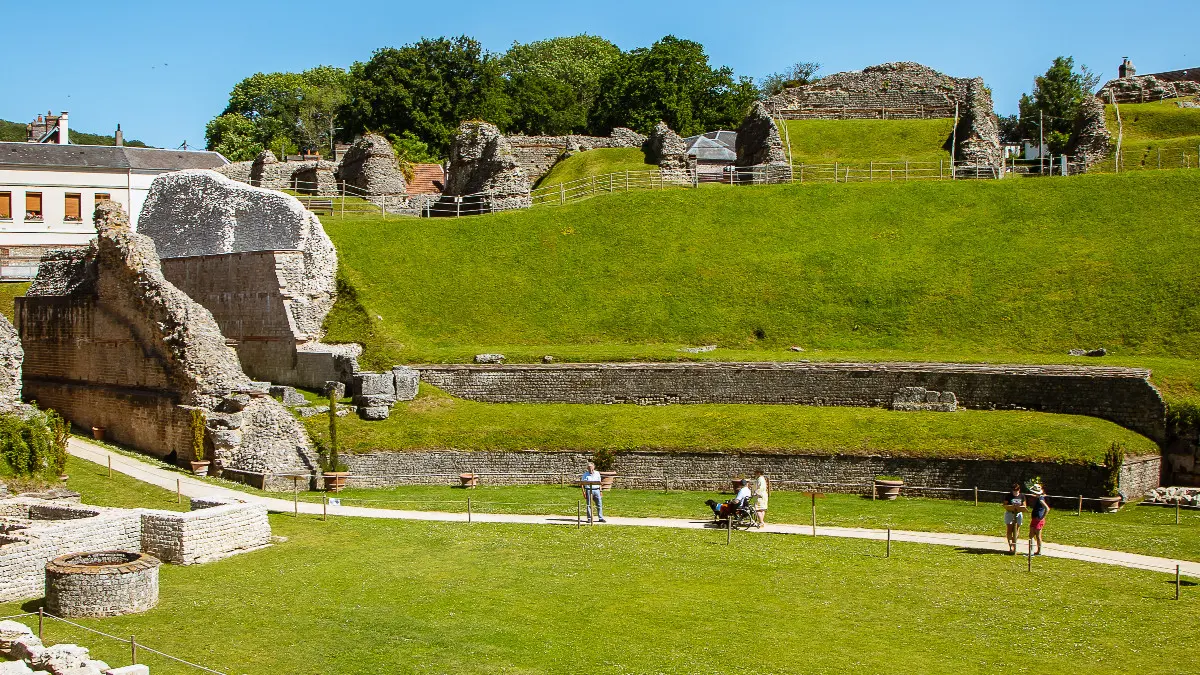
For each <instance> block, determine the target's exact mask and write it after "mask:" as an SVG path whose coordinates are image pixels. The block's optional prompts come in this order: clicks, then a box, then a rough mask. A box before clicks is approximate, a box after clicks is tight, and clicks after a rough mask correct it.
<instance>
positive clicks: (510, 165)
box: [438, 121, 532, 215]
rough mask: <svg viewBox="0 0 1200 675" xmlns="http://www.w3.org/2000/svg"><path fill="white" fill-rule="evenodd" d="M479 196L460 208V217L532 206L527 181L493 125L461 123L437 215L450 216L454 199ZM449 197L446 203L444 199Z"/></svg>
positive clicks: (507, 145)
mask: <svg viewBox="0 0 1200 675" xmlns="http://www.w3.org/2000/svg"><path fill="white" fill-rule="evenodd" d="M464 195H481V196H479V197H476V198H475V199H474V200H473V201H471V202H470V204H469V205H468V204H462V208H463V210H462V211H461V213H468V212H469V213H491V212H494V211H506V210H508V209H520V208H526V207H528V206H530V205H531V204H532V200H531V199H530V196H529V178H528V176H526V174H525V171H524V169H522V168H521V166H520V164H518V163H517V157H516V153H514V152H513V149H512V146H511V145H509V143H508V140H507V139H505V138H504V136H503V135H501V133H500V130H499V129H498V128H496V125H494V124H489V123H488V122H479V121H474V122H463V123H462V125H461V126H459V128H458V135H457V136H456V137H455V138H454V143H453V145H451V146H450V172H449V176H448V177H447V179H446V190H445V192H444V193H443V197H442V199H441V201H440V202H439V204H438V206H439V211H442V212H443V213H444V214H448V215H454V214H455V213H457V212H459V211H456V210H455V203H454V197H461V196H464ZM448 197H449V199H447V198H448Z"/></svg>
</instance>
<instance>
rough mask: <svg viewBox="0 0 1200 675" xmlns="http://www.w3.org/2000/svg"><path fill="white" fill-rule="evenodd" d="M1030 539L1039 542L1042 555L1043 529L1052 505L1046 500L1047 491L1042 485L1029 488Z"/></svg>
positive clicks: (1038, 484) (1038, 547)
mask: <svg viewBox="0 0 1200 675" xmlns="http://www.w3.org/2000/svg"><path fill="white" fill-rule="evenodd" d="M1029 493H1030V495H1029V499H1027V500H1026V501H1027V502H1028V504H1029V538H1030V539H1032V540H1034V541H1036V542H1037V552H1036V553H1034V555H1041V554H1042V528H1043V527H1045V525H1046V514H1047V513H1050V503H1049V502H1048V501H1047V500H1046V491H1045V490H1043V489H1042V485H1041V484H1040V483H1034V484H1033V485H1031V486H1030V487H1029Z"/></svg>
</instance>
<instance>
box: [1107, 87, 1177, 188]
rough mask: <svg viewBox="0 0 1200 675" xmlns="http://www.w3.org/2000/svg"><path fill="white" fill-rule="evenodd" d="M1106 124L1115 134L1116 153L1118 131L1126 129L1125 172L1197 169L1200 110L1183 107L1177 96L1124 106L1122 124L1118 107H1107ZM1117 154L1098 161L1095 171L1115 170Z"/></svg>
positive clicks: (1113, 134) (1123, 165)
mask: <svg viewBox="0 0 1200 675" xmlns="http://www.w3.org/2000/svg"><path fill="white" fill-rule="evenodd" d="M1105 117H1106V125H1107V126H1108V130H1109V132H1110V133H1112V143H1113V153H1114V154H1115V152H1116V143H1117V130H1118V128H1119V127H1120V128H1123V129H1124V137H1123V140H1122V154H1123V155H1124V159H1122V161H1121V170H1122V171H1136V170H1142V169H1157V168H1159V166H1160V160H1159V157H1160V153H1161V166H1162V167H1163V168H1164V169H1175V168H1180V167H1184V166H1187V167H1191V168H1196V167H1197V165H1198V164H1197V162H1198V161H1200V157H1197V155H1198V154H1200V109H1197V108H1180V107H1179V106H1178V105H1176V103H1175V99H1171V100H1166V101H1157V102H1154V103H1132V104H1130V103H1127V104H1124V105H1122V106H1121V122H1122V124H1121V125H1118V124H1117V112H1116V109H1115V108H1114V107H1113V106H1111V105H1109V106H1105ZM1114 163H1115V160H1114V159H1113V157H1110V158H1109V159H1107V160H1105V161H1103V162H1100V163H1099V164H1097V165H1096V166H1095V167H1094V168H1093V171H1112V170H1113V169H1114Z"/></svg>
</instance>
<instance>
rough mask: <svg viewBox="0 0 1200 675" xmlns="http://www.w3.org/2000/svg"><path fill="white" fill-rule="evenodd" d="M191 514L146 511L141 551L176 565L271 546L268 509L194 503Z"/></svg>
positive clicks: (210, 559)
mask: <svg viewBox="0 0 1200 675" xmlns="http://www.w3.org/2000/svg"><path fill="white" fill-rule="evenodd" d="M192 509H193V510H192V511H188V512H186V513H179V512H176V511H143V512H142V540H141V550H142V551H144V552H146V553H149V554H150V555H152V556H154V557H155V558H158V559H159V560H161V561H163V562H167V563H173V564H176V565H194V564H198V563H206V562H212V561H214V560H220V559H222V558H228V557H229V556H232V555H237V554H238V553H245V552H246V551H252V550H255V549H259V548H262V547H264V546H269V545H270V544H271V524H270V523H269V522H268V520H267V509H266V507H263V506H259V505H257V504H240V503H219V502H213V501H211V500H209V501H207V502H205V501H203V500H193V502H192Z"/></svg>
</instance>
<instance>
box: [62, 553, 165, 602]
mask: <svg viewBox="0 0 1200 675" xmlns="http://www.w3.org/2000/svg"><path fill="white" fill-rule="evenodd" d="M160 564H161V563H160V562H159V561H158V560H157V559H156V558H154V557H153V556H148V555H145V554H142V553H134V552H131V551H94V552H85V553H73V554H68V555H64V556H60V557H58V558H55V559H54V560H51V561H50V562H49V563H47V564H46V609H47V610H49V612H50V613H51V614H54V615H55V616H64V617H72V618H73V617H84V616H91V617H102V616H120V615H122V614H135V613H137V612H145V611H148V610H150V609H153V608H154V606H155V605H157V604H158V567H159V565H160Z"/></svg>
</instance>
